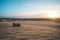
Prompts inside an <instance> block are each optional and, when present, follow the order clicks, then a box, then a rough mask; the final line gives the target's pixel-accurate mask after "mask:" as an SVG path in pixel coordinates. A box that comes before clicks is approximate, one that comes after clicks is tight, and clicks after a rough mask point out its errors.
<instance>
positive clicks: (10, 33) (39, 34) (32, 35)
mask: <svg viewBox="0 0 60 40" xmlns="http://www.w3.org/2000/svg"><path fill="white" fill-rule="evenodd" d="M13 23H19V24H20V25H21V26H19V27H13ZM59 27H60V23H56V22H51V21H9V22H8V21H6V22H0V40H60V28H59Z"/></svg>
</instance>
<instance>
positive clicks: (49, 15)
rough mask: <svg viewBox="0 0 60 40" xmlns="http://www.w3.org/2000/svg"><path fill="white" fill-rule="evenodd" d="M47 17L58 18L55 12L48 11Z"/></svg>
mask: <svg viewBox="0 0 60 40" xmlns="http://www.w3.org/2000/svg"><path fill="white" fill-rule="evenodd" d="M48 17H49V18H58V14H57V13H50V14H48Z"/></svg>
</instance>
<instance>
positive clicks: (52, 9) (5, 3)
mask: <svg viewBox="0 0 60 40" xmlns="http://www.w3.org/2000/svg"><path fill="white" fill-rule="evenodd" d="M59 11H60V0H0V17H14V18H15V17H16V18H21V17H22V18H24V17H28V18H30V17H33V18H34V17H37V18H38V17H43V16H45V15H47V14H50V13H57V14H60V12H59Z"/></svg>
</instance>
